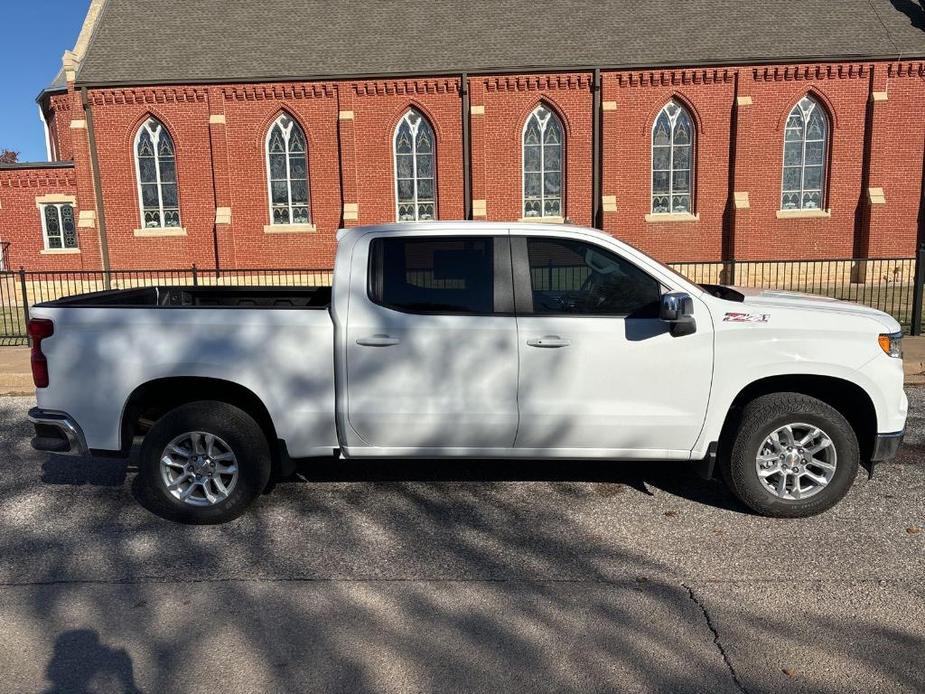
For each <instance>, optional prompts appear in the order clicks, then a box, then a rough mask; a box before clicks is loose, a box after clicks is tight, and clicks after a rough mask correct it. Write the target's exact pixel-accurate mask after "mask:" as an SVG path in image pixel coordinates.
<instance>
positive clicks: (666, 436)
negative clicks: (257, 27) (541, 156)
mask: <svg viewBox="0 0 925 694" xmlns="http://www.w3.org/2000/svg"><path fill="white" fill-rule="evenodd" d="M32 315H33V319H32V321H31V323H30V326H29V330H30V335H31V337H32V342H33V353H32V363H33V371H34V377H35V381H36V386H37V399H38V407H37V408H35V409H33V410H32V411H31V412H30V419H31V420H32V422H33V423H34V425H35V430H36V436H35V438H34V439H33V441H32V444H33V446H34V447H35V448H37V449H39V450H45V451H53V452H56V453H70V454H77V455H122V456H125V455H127V454H128V453H129V450H130V448H131V446H132V443H133V441H135V440H136V439H137V438H138V437H143V440H142V446H141V454H140V470H139V474H140V475H141V479H142V481H143V487H144V489H145V490H146V492H147V493H148V494H149V495H150V497H151V498H152V499H153V500H156V503H157V504H158V508H159V509H160V511H162V513H163V514H164V515H166V516H168V517H171V518H174V519H178V520H182V521H186V522H198V523H209V522H221V521H225V520H228V519H231V518H233V517H235V516H237V515H239V514H240V513H241V512H242V511H243V510H244V509H245V508H246V506H247V505H248V503H249V502H251V501H252V500H253V499H254V497H255V496H257V495H258V494H260V493H261V492H262V490H263V489H264V488H265V486H266V485H267V483H268V481H269V479H270V477H271V474H272V473H273V472H274V470H275V471H276V472H277V474H285V473H286V472H287V471H291V469H292V463H293V461H294V460H296V459H302V458H310V457H316V456H331V455H340V456H341V457H342V458H344V459H351V458H361V457H374V458H386V457H389V458H394V457H401V458H410V457H426V458H434V459H437V458H448V457H449V458H458V457H471V458H491V457H494V458H510V457H522V458H534V459H536V458H558V459H561V460H562V461H563V465H566V464H567V462H565V461H568V460H574V459H578V458H599V459H606V460H612V461H615V462H616V461H620V460H651V461H652V464H653V465H655V464H657V461H659V460H689V461H691V463H692V464H694V465H697V466H698V468H699V470H700V471H701V472H702V474H704V475H706V476H712V474H713V468H714V463H715V464H716V467H717V468H718V470H719V472H720V473H721V474H722V477H723V478H724V479H725V481H726V483H727V484H728V485H729V487H730V489H731V490H732V492H733V493H734V494H735V495H736V496H737V497H738V498H739V499H740V500H741V501H742V502H744V503H745V504H746V505H748V506H749V507H751V508H752V509H754V510H755V511H757V512H759V513H762V514H767V515H771V516H791V517H793V516H807V515H811V514H815V513H819V512H821V511H823V510H825V509H827V508H829V507H830V506H832V505H833V504H835V503H836V502H837V501H838V500H839V499H841V498H842V497H843V496H844V495H845V494H846V493H847V491H848V489H849V488H850V486H851V484H852V482H853V480H854V478H855V476H856V474H857V471H858V466H859V464H860V463H861V462H864V463H867V462H868V461H880V460H886V459H889V458H891V457H893V455H894V454H895V453H896V450H897V448H898V446H899V444H900V442H901V440H902V436H903V431H904V427H905V420H906V411H907V402H906V396H905V394H904V393H903V368H902V352H901V331H900V326H899V324H898V323H897V322H896V321H895V320H894V319H893V318H891V317H890V316H888V315H886V314H885V313H882V312H880V311H876V310H874V309H871V308H867V307H864V306H858V305H854V304H849V303H844V302H840V301H835V300H832V299H826V298H820V297H812V296H806V295H799V294H792V293H786V292H779V291H762V290H742V289H734V288H728V287H721V286H717V285H707V286H698V285H695V284H692V283H691V282H690V281H688V280H687V279H685V278H684V277H682V276H680V275H678V274H676V273H675V272H674V271H672V270H670V269H669V268H667V267H665V266H664V265H662V264H660V263H658V262H656V261H655V260H653V259H651V258H649V257H647V256H646V255H644V254H642V253H640V252H639V251H637V250H635V249H634V248H632V247H630V246H628V245H626V244H624V243H621V242H619V241H617V240H616V239H614V238H612V237H610V236H608V235H605V234H602V233H600V232H597V231H592V230H590V229H583V228H578V227H569V226H550V225H543V224H495V223H473V222H440V223H427V224H395V225H385V226H369V227H359V228H354V229H349V230H343V231H341V232H340V234H339V243H338V247H337V258H336V262H335V269H334V282H333V288H327V287H301V288H278V287H277V288H252V287H172V286H160V287H150V288H142V289H130V290H121V291H118V290H117V291H108V292H98V293H94V294H85V295H81V296H76V297H70V298H66V299H60V300H58V301H52V302H48V303H44V304H40V305H37V306H36V307H35V308H34V310H33V312H32Z"/></svg>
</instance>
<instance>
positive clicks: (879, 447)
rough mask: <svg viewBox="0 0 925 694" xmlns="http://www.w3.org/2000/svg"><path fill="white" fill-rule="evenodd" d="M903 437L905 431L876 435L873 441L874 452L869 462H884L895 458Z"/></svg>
mask: <svg viewBox="0 0 925 694" xmlns="http://www.w3.org/2000/svg"><path fill="white" fill-rule="evenodd" d="M905 435H906V430H905V429H903V430H902V431H896V432H893V433H892V434H877V438H876V439H874V451H873V453H872V454H871V456H870V459H871V461H872V462H874V463H879V462H881V461H884V460H892V459H893V458H895V457H896V451H898V450H899V447H900V445H901V444H902V442H903V437H904V436H905Z"/></svg>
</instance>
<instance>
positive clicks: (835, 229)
mask: <svg viewBox="0 0 925 694" xmlns="http://www.w3.org/2000/svg"><path fill="white" fill-rule="evenodd" d="M923 76H925V68H923V64H922V63H921V62H916V63H902V64H898V63H851V64H822V65H790V66H761V67H748V66H745V67H738V68H716V69H687V70H654V71H612V72H605V73H603V75H602V94H601V99H602V102H604V104H605V105H606V108H605V110H603V112H602V114H601V119H602V126H603V130H602V181H601V185H602V194H603V195H604V196H613V197H614V198H615V200H616V210H615V211H605V212H604V214H603V223H604V228H605V230H606V231H608V232H610V233H612V234H614V235H616V236H617V237H619V238H622V239H624V240H626V241H629V242H630V243H633V244H634V245H637V246H639V247H641V248H642V249H643V250H645V251H648V252H650V253H652V254H654V255H655V256H656V257H658V258H660V259H662V260H718V259H720V258H721V257H722V253H723V249H724V236H729V235H731V236H732V237H733V240H734V250H735V256H736V257H737V258H740V259H758V258H793V259H796V258H811V257H848V256H851V255H852V254H854V253H855V252H861V253H869V254H871V255H874V256H893V257H898V256H909V255H912V253H913V252H914V250H915V242H916V234H917V216H918V214H919V207H920V204H921V203H920V191H921V174H922V156H923V142H925V119H922V117H921V111H922V109H921V103H922V102H923V97H925V86H923V85H925V81H923ZM591 83H592V75H591V73H589V72H587V73H575V74H548V75H529V76H526V75H521V76H479V77H471V78H470V83H469V88H470V100H471V105H472V106H473V107H475V108H476V112H475V114H473V115H472V116H471V117H470V126H471V133H472V198H473V199H474V200H485V201H486V215H485V218H487V219H490V220H516V219H519V218H520V217H521V215H522V199H521V195H522V191H521V156H522V155H521V132H522V127H523V123H524V120H525V119H526V118H527V116H528V115H529V114H530V113H531V111H532V110H533V109H534V108H535V107H536V106H537V104H539V103H545V104H546V105H548V106H549V107H550V108H552V109H553V110H554V111H555V112H556V113H557V115H558V116H559V117H560V118H561V119H562V121H563V124H564V126H565V132H566V143H565V163H566V164H565V171H564V175H565V200H564V210H565V215H566V216H567V217H568V218H569V219H570V220H572V221H574V222H576V223H578V224H585V225H589V224H591V223H592V218H591V217H592V189H591V164H592V153H591V147H592V145H591V140H592V88H591V86H592V84H591ZM872 92H886V93H887V94H888V98H887V100H886V101H882V100H881V101H877V102H874V103H873V105H870V104H871V101H870V100H871V93H872ZM807 93H812V94H814V95H815V96H816V97H817V98H818V99H819V100H820V102H821V103H823V104H824V106H825V108H826V109H827V110H828V112H829V115H830V121H831V128H830V132H831V137H830V140H831V147H830V154H829V169H828V184H827V188H826V200H825V203H824V206H825V207H826V208H827V209H829V210H831V216H828V217H824V218H813V219H779V218H778V216H777V214H776V212H777V210H778V208H779V206H780V183H781V166H782V151H783V129H784V121H785V118H786V116H787V113H788V112H789V110H790V109H791V107H792V106H793V105H794V104H795V103H796V102H797V101H798V100H799V99H800V98H801V97H802V96H803V95H805V94H807ZM736 95H738V97H739V99H738V101H737V99H736ZM672 98H673V99H676V100H678V101H680V102H682V103H683V104H685V106H686V107H687V108H688V109H689V111H690V113H691V115H692V117H693V120H694V122H695V125H696V138H697V139H696V145H695V179H694V180H695V185H694V213H695V214H696V221H688V222H682V221H671V222H648V221H646V214H647V213H648V212H649V211H650V188H651V173H650V166H651V161H650V160H651V127H652V122H653V120H654V118H655V117H656V115H657V114H658V112H659V110H660V109H661V108H662V107H663V106H664V105H665V103H666V102H667V101H668V100H669V99H672ZM90 101H91V104H92V113H93V118H94V125H95V132H96V140H97V146H98V156H99V163H100V176H101V180H102V189H103V200H104V209H105V213H106V222H107V231H108V238H109V247H110V256H111V265H112V267H113V268H140V267H187V266H189V265H190V264H191V263H194V262H195V263H197V264H198V265H200V266H202V267H212V265H213V264H214V262H215V241H216V238H217V240H218V247H219V256H220V260H221V263H222V264H223V265H224V266H226V267H231V266H238V267H260V266H269V267H293V266H303V267H305V266H315V267H318V266H321V267H323V266H329V265H330V264H331V262H332V260H333V254H334V247H335V233H336V230H337V228H338V227H340V226H345V225H346V226H351V225H355V224H370V223H377V222H390V221H393V220H394V219H395V214H396V210H395V188H394V181H393V162H392V138H393V134H394V128H395V124H396V123H397V122H398V120H399V119H400V117H401V116H402V115H403V113H404V112H405V111H406V110H407V109H408V108H409V107H414V108H417V109H418V110H420V111H421V112H422V113H423V114H424V115H425V116H426V117H427V118H428V119H429V121H430V123H431V125H432V126H433V128H434V131H435V134H436V141H437V157H436V164H437V209H438V216H439V218H441V219H444V220H447V219H459V218H462V216H463V211H464V201H463V179H462V168H463V160H462V156H463V153H462V127H461V98H460V85H459V82H458V79H457V78H427V79H424V78H421V79H408V80H380V81H345V82H324V83H321V82H319V83H285V84H248V85H244V84H241V85H222V86H213V87H194V86H178V87H156V88H154V87H152V88H138V89H128V88H126V89H102V90H91V92H90ZM51 104H52V106H53V108H51V109H50V110H51V111H54V118H53V125H51V127H52V130H53V132H54V133H55V135H54V137H55V138H56V141H57V142H60V145H59V146H60V148H61V151H62V152H63V151H65V150H66V148H67V147H70V151H71V152H72V154H73V157H74V160H75V167H76V169H75V172H74V174H73V175H72V177H73V178H74V179H75V183H74V185H76V189H77V191H78V197H79V198H80V203H81V210H87V211H92V210H94V209H95V202H94V195H93V187H92V178H91V174H90V166H89V149H88V144H87V133H86V131H85V130H80V129H77V130H71V129H69V128H65V125H66V124H69V121H70V120H71V119H72V118H75V117H77V116H76V115H75V114H77V113H80V116H79V118H83V117H84V115H83V113H82V110H81V107H80V102H79V98H78V95H77V94H76V93H75V92H73V91H71V92H69V93H68V94H66V95H56V96H54V97H52V102H51ZM68 105H69V106H70V108H68ZM869 105H870V106H869ZM869 108H870V118H869V119H868V110H869ZM282 111H286V112H288V113H289V114H291V115H292V116H293V117H294V118H295V119H296V120H298V122H299V123H300V125H301V126H302V127H303V129H304V130H305V132H306V135H307V138H308V147H309V151H308V161H309V173H310V180H309V188H310V204H311V217H312V222H313V223H314V225H315V227H316V230H315V231H314V232H308V233H292V234H268V233H265V232H264V226H265V225H266V224H267V223H268V222H269V212H268V202H267V181H266V167H265V163H264V161H265V160H264V151H263V147H264V138H265V135H266V130H267V127H268V126H269V124H270V123H271V122H272V120H273V119H274V118H275V117H276V116H277V115H278V114H279V113H280V112H282ZM479 111H482V112H481V113H479ZM65 114H67V115H65ZM149 115H153V116H155V117H157V118H158V119H159V120H161V121H162V122H163V123H164V125H165V126H166V127H167V128H168V129H169V131H170V133H171V136H172V138H173V140H174V143H175V146H176V155H177V169H178V180H179V190H180V193H179V197H180V207H181V221H182V225H183V227H184V228H185V229H186V231H187V234H186V235H185V236H181V237H154V238H140V237H137V236H135V234H134V230H135V229H137V228H138V227H139V226H140V219H139V216H140V213H139V209H138V196H137V189H136V183H135V168H134V160H133V155H132V149H133V139H134V135H135V132H136V130H137V128H138V126H139V125H140V124H141V123H142V122H143V121H144V119H145V118H147V117H148V116H149ZM210 116H212V119H211V122H210ZM223 119H224V120H223ZM734 119H735V120H736V121H737V137H736V138H735V143H734V144H735V147H734V148H732V149H734V152H735V161H734V162H731V161H730V151H731V148H730V140H731V129H732V125H733V121H734ZM865 137H867V138H868V140H869V142H870V148H869V151H868V153H867V155H866V156H867V158H868V159H869V170H868V172H866V174H865V171H864V161H865ZM732 164H734V176H731V174H730V167H731V165H732ZM731 179H732V184H731V185H730V180H731ZM871 187H873V188H883V190H884V195H885V198H886V202H885V204H881V205H873V206H871V204H870V202H869V199H868V193H867V189H868V188H871ZM733 192H739V193H748V196H749V206H748V207H747V208H745V207H740V208H738V209H736V208H734V206H733V204H732V200H731V196H732V193H733ZM33 198H34V196H33ZM0 200H2V198H0ZM26 202H28V201H26ZM2 204H3V206H4V209H3V211H2V212H0V214H15V216H16V218H17V219H18V220H22V223H21V224H18V225H14V226H17V227H18V228H19V229H21V230H14V231H12V232H4V231H0V233H7V234H12V237H13V242H14V249H13V253H14V254H15V255H16V257H19V258H21V260H18V261H17V262H22V263H24V264H26V265H28V266H30V267H32V266H35V267H39V266H47V264H48V263H49V262H53V263H55V264H60V266H62V267H64V266H66V264H67V263H73V262H75V261H76V260H75V259H74V258H65V257H55V258H52V259H49V258H47V257H40V256H38V255H36V251H35V248H34V246H33V245H30V243H31V242H30V241H29V239H30V238H39V240H40V232H39V231H37V230H36V228H35V226H33V228H28V225H25V226H23V223H24V222H25V221H28V220H29V219H31V217H32V216H35V214H34V213H35V212H36V210H35V204H34V200H33V201H32V202H28V204H26V203H20V202H11V203H7V202H6V201H2ZM345 204H346V205H347V206H348V207H351V208H352V206H354V205H355V206H356V207H357V208H358V218H357V219H355V220H354V219H351V218H349V215H348V218H346V219H345V218H344V216H343V210H344V205H345ZM13 205H15V206H16V207H17V209H18V208H19V206H21V205H24V207H23V209H22V211H20V212H16V213H10V212H7V210H10V209H11V206H13ZM217 207H219V208H226V207H227V208H231V212H232V214H231V223H230V224H218V225H216V224H215V210H216V208H217ZM0 219H2V217H0ZM38 221H39V220H38V218H37V216H36V218H35V219H34V220H32V224H33V225H36V224H37V223H38ZM38 228H39V229H40V226H39V227H38ZM84 231H85V235H86V232H87V231H89V230H84ZM93 233H94V234H95V233H96V232H95V229H94V230H93ZM19 234H22V240H21V241H20V237H19V236H18V235H19ZM81 243H82V250H83V248H84V246H85V244H84V241H83V239H82V241H81ZM94 252H95V251H94ZM88 258H89V256H88V255H87V252H82V255H81V262H87V261H88Z"/></svg>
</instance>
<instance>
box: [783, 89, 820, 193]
mask: <svg viewBox="0 0 925 694" xmlns="http://www.w3.org/2000/svg"><path fill="white" fill-rule="evenodd" d="M828 137H829V119H828V117H827V116H826V114H825V111H824V110H823V108H822V106H820V105H819V102H818V101H816V100H815V99H814V98H812V97H811V96H804V97H803V98H802V99H800V101H799V103H798V104H797V105H796V106H794V107H793V110H791V111H790V115H788V116H787V125H786V126H785V128H784V166H783V170H784V171H783V179H782V182H781V194H780V208H781V209H782V210H816V209H822V203H823V199H822V197H823V191H824V190H825V160H826V147H827V146H828Z"/></svg>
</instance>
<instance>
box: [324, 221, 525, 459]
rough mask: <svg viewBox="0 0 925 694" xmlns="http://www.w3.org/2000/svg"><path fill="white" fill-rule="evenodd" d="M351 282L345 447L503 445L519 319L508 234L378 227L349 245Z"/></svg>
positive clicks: (481, 448) (509, 441) (466, 450)
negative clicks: (407, 231)
mask: <svg viewBox="0 0 925 694" xmlns="http://www.w3.org/2000/svg"><path fill="white" fill-rule="evenodd" d="M502 231H503V230H502ZM363 270H365V272H363ZM363 275H365V276H363ZM350 282H351V288H350V294H349V301H350V304H349V307H348V310H347V326H346V336H345V341H346V344H345V345H344V349H345V354H346V384H345V385H346V389H345V390H346V399H347V402H346V415H347V417H346V420H347V425H346V427H344V426H341V432H340V434H341V437H342V440H343V441H344V443H345V445H344V450H345V452H346V453H347V454H348V455H350V456H362V455H422V456H427V455H438V456H439V455H472V454H479V453H491V452H493V451H498V450H499V449H510V448H511V447H512V446H513V444H514V436H515V433H516V430H517V325H516V321H515V319H514V315H513V289H512V280H511V261H510V246H509V237H508V235H507V233H500V234H499V233H498V230H497V229H494V230H491V232H487V231H486V232H482V233H479V232H477V231H470V230H466V231H465V232H464V231H463V230H459V231H456V232H454V231H453V230H452V228H448V229H443V228H441V229H437V230H428V231H427V232H426V233H424V234H414V233H410V234H399V233H396V232H394V231H392V232H388V231H385V232H382V233H379V234H377V233H375V232H373V233H371V234H369V235H367V236H366V237H364V238H363V239H361V240H359V241H358V242H357V245H356V246H355V248H354V251H353V261H352V263H351V279H350ZM342 406H343V403H342ZM340 421H342V420H340ZM344 429H346V430H344Z"/></svg>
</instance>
